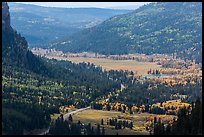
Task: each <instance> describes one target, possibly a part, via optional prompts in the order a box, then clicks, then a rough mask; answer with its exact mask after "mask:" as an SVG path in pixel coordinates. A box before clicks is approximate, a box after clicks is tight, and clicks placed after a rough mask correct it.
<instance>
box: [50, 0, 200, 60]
mask: <svg viewBox="0 0 204 137" xmlns="http://www.w3.org/2000/svg"><path fill="white" fill-rule="evenodd" d="M201 20H202V3H199V2H164V3H162V2H158V3H150V4H147V5H145V6H142V7H140V8H139V9H136V10H135V11H134V12H131V13H127V14H124V15H118V16H115V17H112V18H110V19H108V20H106V21H104V22H103V23H101V24H99V25H97V26H95V27H93V28H89V29H86V30H84V31H81V32H79V33H76V34H74V35H72V36H70V37H69V38H68V39H67V40H66V41H60V42H58V43H53V44H52V45H53V46H52V47H54V48H56V49H59V50H62V51H64V52H81V51H92V52H99V53H102V54H127V53H145V54H153V53H177V54H178V56H179V57H183V58H188V59H196V61H197V62H201V59H202V55H201V53H202V33H201V30H202V21H201ZM60 43H62V44H60ZM64 43H66V44H64Z"/></svg>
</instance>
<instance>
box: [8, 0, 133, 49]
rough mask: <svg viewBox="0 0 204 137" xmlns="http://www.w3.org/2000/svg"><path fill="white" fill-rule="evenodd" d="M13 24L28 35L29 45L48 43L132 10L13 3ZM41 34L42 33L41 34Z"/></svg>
mask: <svg viewBox="0 0 204 137" xmlns="http://www.w3.org/2000/svg"><path fill="white" fill-rule="evenodd" d="M8 4H9V6H10V12H11V25H12V26H13V27H14V28H15V29H16V30H18V32H19V33H21V34H22V36H24V37H25V38H26V40H27V41H28V43H29V47H33V46H39V47H42V46H43V44H47V43H48V42H50V41H53V40H56V39H60V38H63V37H66V36H68V35H71V34H73V33H75V32H78V31H81V30H83V29H84V28H90V27H93V26H95V25H97V24H100V23H101V22H103V21H104V20H106V19H108V18H110V17H112V16H115V15H120V14H125V13H128V12H131V10H114V9H102V8H57V7H42V6H37V5H31V4H22V3H14V2H9V3H8ZM39 33H40V35H39Z"/></svg>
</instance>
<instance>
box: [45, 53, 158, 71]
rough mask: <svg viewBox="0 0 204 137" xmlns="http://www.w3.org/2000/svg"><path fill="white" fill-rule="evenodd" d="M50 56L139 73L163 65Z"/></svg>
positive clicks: (108, 68) (107, 68)
mask: <svg viewBox="0 0 204 137" xmlns="http://www.w3.org/2000/svg"><path fill="white" fill-rule="evenodd" d="M48 58H55V59H59V60H69V61H72V62H74V63H80V62H90V63H93V64H95V65H96V66H101V67H102V68H103V69H106V70H128V71H133V72H137V74H138V75H145V74H147V71H148V70H149V69H150V68H151V69H160V68H161V65H157V64H156V63H154V62H138V61H134V60H112V59H102V58H85V57H68V58H64V57H55V56H49V57H48Z"/></svg>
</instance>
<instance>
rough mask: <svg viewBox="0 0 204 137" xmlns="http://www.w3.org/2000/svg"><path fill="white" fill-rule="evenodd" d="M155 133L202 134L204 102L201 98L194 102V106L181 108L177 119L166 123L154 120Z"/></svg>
mask: <svg viewBox="0 0 204 137" xmlns="http://www.w3.org/2000/svg"><path fill="white" fill-rule="evenodd" d="M154 134H155V135H201V134H202V103H201V102H200V99H198V100H196V102H193V103H192V108H190V107H188V108H186V107H184V108H182V109H180V111H179V113H178V118H177V120H176V119H174V121H173V123H169V124H166V125H164V124H163V123H162V121H161V120H158V121H155V122H154Z"/></svg>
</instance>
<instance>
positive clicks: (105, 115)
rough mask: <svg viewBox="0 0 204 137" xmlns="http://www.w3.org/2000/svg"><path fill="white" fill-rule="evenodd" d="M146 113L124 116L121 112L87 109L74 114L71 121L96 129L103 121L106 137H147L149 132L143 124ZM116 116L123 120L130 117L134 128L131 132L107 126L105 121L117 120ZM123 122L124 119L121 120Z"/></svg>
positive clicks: (126, 129)
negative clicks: (112, 136)
mask: <svg viewBox="0 0 204 137" xmlns="http://www.w3.org/2000/svg"><path fill="white" fill-rule="evenodd" d="M148 115H149V114H148V113H142V114H133V115H129V114H124V113H121V112H116V111H103V110H94V109H88V110H84V111H82V112H79V113H77V114H74V115H73V116H72V117H73V120H74V122H77V121H78V120H80V121H81V122H82V123H86V124H88V123H91V125H92V126H94V127H96V125H97V124H98V123H99V124H101V119H103V120H104V125H103V126H104V128H105V131H106V134H108V135H116V134H117V133H118V134H119V135H148V134H149V132H148V131H146V130H145V127H144V124H145V122H146V117H147V116H148ZM118 116H121V117H123V118H125V117H129V116H130V117H132V120H133V125H134V128H133V130H131V129H128V128H125V129H122V130H116V129H115V128H114V127H113V126H110V125H107V124H106V123H107V119H110V118H118ZM122 120H124V119H122Z"/></svg>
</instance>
